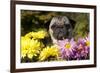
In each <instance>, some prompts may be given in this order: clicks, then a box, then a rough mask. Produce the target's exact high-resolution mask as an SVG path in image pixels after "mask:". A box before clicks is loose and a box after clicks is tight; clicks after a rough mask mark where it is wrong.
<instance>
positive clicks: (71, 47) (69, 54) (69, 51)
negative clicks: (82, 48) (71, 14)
mask: <svg viewBox="0 0 100 73" xmlns="http://www.w3.org/2000/svg"><path fill="white" fill-rule="evenodd" d="M58 46H59V47H60V50H61V57H62V58H63V59H66V60H71V59H72V58H74V51H75V47H76V42H75V41H74V39H71V40H68V39H65V40H62V41H61V40H60V41H58Z"/></svg>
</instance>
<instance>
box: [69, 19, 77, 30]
mask: <svg viewBox="0 0 100 73" xmlns="http://www.w3.org/2000/svg"><path fill="white" fill-rule="evenodd" d="M69 21H70V23H71V25H72V28H73V29H74V27H75V25H76V21H75V20H72V19H70V18H69Z"/></svg>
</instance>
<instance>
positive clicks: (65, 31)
mask: <svg viewBox="0 0 100 73" xmlns="http://www.w3.org/2000/svg"><path fill="white" fill-rule="evenodd" d="M75 23H76V22H75V21H74V20H72V19H70V18H68V17H67V16H56V17H53V18H52V19H51V22H50V25H49V34H50V37H51V40H52V42H53V44H57V41H58V40H64V39H66V38H68V39H71V38H72V37H73V35H72V34H73V29H74V27H75Z"/></svg>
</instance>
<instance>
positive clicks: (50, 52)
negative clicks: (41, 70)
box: [39, 46, 59, 61]
mask: <svg viewBox="0 0 100 73" xmlns="http://www.w3.org/2000/svg"><path fill="white" fill-rule="evenodd" d="M58 55H59V50H58V48H57V46H51V47H50V46H47V47H46V48H44V49H43V50H42V52H41V53H40V56H39V60H40V61H43V60H46V59H48V58H49V57H56V58H57V57H58Z"/></svg>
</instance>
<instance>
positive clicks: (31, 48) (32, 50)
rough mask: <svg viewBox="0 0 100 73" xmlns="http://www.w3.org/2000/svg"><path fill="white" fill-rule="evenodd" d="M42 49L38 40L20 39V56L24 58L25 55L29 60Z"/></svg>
mask: <svg viewBox="0 0 100 73" xmlns="http://www.w3.org/2000/svg"><path fill="white" fill-rule="evenodd" d="M42 47H43V44H41V42H39V41H38V40H34V39H29V38H26V37H22V38H21V56H22V57H25V56H26V55H27V56H28V57H29V58H32V57H33V56H36V55H37V54H38V53H39V51H40V49H41V48H42Z"/></svg>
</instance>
